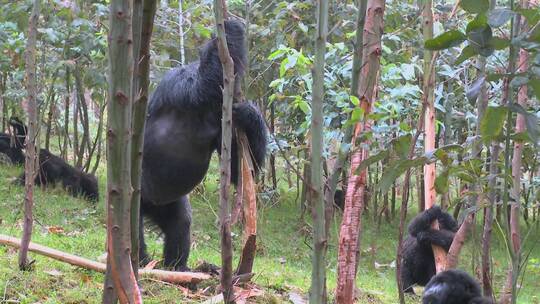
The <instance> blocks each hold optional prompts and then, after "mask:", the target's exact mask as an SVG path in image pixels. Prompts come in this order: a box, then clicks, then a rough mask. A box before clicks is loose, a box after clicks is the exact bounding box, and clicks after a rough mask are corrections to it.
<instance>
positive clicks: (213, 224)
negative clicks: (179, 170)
mask: <svg viewBox="0 0 540 304" xmlns="http://www.w3.org/2000/svg"><path fill="white" fill-rule="evenodd" d="M215 168H216V164H215V162H214V163H213V165H212V168H211V169H210V170H211V172H217V170H215ZM21 171H22V169H21V168H16V167H8V166H4V165H0V210H1V211H0V233H3V234H8V235H11V236H17V237H20V235H21V229H22V222H21V219H22V202H23V189H22V188H21V187H18V186H14V185H11V181H12V180H13V178H14V177H15V176H17V175H18V174H20V172H21ZM98 174H99V176H100V178H99V180H100V190H101V200H100V202H99V203H97V204H92V203H88V202H86V201H84V200H81V199H75V198H72V197H70V196H68V195H67V194H66V193H65V192H64V191H63V190H62V189H60V188H57V189H45V190H41V189H38V190H37V191H36V192H35V195H36V197H35V211H34V212H35V219H36V221H35V226H34V234H33V237H32V240H33V241H34V242H37V243H39V244H43V245H46V246H50V247H53V248H56V249H59V250H63V251H66V252H69V253H73V254H77V255H80V256H83V257H87V258H90V259H98V257H100V256H101V255H102V254H103V253H104V244H105V215H104V205H105V195H104V192H105V181H104V180H105V173H104V172H103V170H100V171H99V172H98ZM217 180H218V178H217V174H209V175H208V177H207V178H206V180H205V182H204V183H203V184H202V185H201V186H199V187H198V188H197V190H196V191H194V193H193V194H192V195H191V197H190V199H191V202H192V205H193V226H192V234H193V238H192V253H191V256H190V266H192V267H193V266H195V265H196V264H197V263H198V262H199V261H203V260H204V261H208V262H210V263H214V264H218V265H219V263H220V251H219V248H220V247H219V235H218V227H217V212H218V203H217V201H218V191H217V186H218V181H217ZM281 187H282V188H281V189H279V191H278V193H279V195H277V196H276V197H277V198H275V199H274V200H261V202H259V227H258V252H257V258H256V260H255V266H254V270H255V272H256V276H255V278H254V281H255V283H256V284H257V285H259V286H260V287H261V288H263V289H264V290H265V291H266V295H265V296H264V297H262V298H260V299H258V300H257V302H259V303H282V302H287V298H288V295H287V294H288V293H289V292H296V293H300V294H306V293H307V291H308V289H309V285H310V268H311V260H310V257H311V256H310V254H311V243H312V241H311V239H310V230H311V228H310V224H309V221H307V222H304V221H301V220H299V217H300V208H299V205H298V204H296V203H295V197H296V193H295V189H292V190H291V189H289V188H288V186H287V185H281ZM409 213H410V214H412V213H413V210H410V212H409ZM339 223H340V218H339V215H338V216H336V218H335V219H334V221H333V222H332V224H331V234H332V237H331V240H330V242H329V250H328V259H327V261H328V272H327V273H328V287H329V290H330V296H333V289H334V288H335V284H336V283H335V282H336V256H337V244H336V235H337V232H338V230H339ZM397 224H398V223H397V220H393V221H392V222H391V223H386V222H384V221H383V223H382V225H381V227H380V229H377V224H376V222H374V221H373V220H372V216H364V218H363V224H362V225H363V234H362V240H361V260H360V267H359V274H358V282H357V285H358V286H359V288H360V289H361V291H363V293H362V296H361V301H360V303H397V292H396V283H395V268H393V267H391V264H393V261H394V259H395V247H396V244H397V241H396V239H397ZM523 229H526V228H525V227H524V228H523ZM58 230H61V231H60V233H58ZM480 231H481V229H480V228H479V227H477V229H476V231H475V232H474V233H473V234H474V235H479V233H480ZM494 231H495V232H494V240H493V263H494V267H493V268H494V271H495V284H494V286H495V287H496V288H499V287H501V286H502V284H503V281H504V277H505V269H506V265H507V256H506V254H505V250H504V246H503V242H501V237H500V235H499V234H498V233H497V231H496V230H494ZM539 239H540V233H539V231H538V229H536V230H534V231H533V232H532V233H531V235H530V236H529V238H528V241H527V242H526V243H525V251H526V252H527V253H529V252H530V256H529V259H528V261H527V265H526V273H525V275H524V276H522V279H523V280H522V282H521V284H520V287H521V288H520V293H519V299H518V303H540V299H539V297H540V295H539V294H538V292H537V291H538V290H539V288H540V248H539V247H540V244H538V241H539ZM147 240H148V241H147V242H148V245H149V252H150V253H151V254H153V255H154V257H157V258H159V256H160V254H161V247H162V240H161V239H160V237H159V235H157V234H156V233H155V232H152V231H147ZM233 241H234V249H235V256H236V257H238V253H239V251H240V249H241V241H242V233H241V230H240V229H239V228H238V227H235V228H234V236H233ZM479 246H480V237H479V236H476V237H469V240H468V241H467V243H466V245H465V248H464V250H463V253H462V256H461V258H460V261H461V264H460V266H461V267H462V268H464V269H465V270H467V271H469V272H473V271H474V270H475V269H476V268H475V265H476V266H478V265H479V264H478V261H479V252H480V251H479V248H480V247H479ZM534 246H536V247H534ZM31 258H32V259H34V260H35V263H34V269H33V271H28V272H20V271H19V270H18V268H17V251H16V250H14V249H12V248H7V247H0V303H43V304H44V303H100V301H101V292H102V285H103V275H101V274H98V273H94V272H91V271H87V270H83V269H80V268H76V267H73V266H70V265H67V264H65V263H60V262H57V261H54V260H51V259H49V258H46V257H42V256H38V255H35V254H31ZM473 261H476V263H473ZM234 263H235V265H236V263H237V260H235V262H234ZM206 284H207V285H210V286H211V285H215V282H210V283H206ZM141 286H142V288H143V291H144V299H145V303H196V302H200V298H192V297H189V296H188V297H186V295H185V294H184V291H185V289H182V288H180V287H178V286H174V285H171V284H164V283H160V282H155V281H151V280H143V281H142V282H141ZM408 303H419V298H418V297H412V298H409V299H408Z"/></svg>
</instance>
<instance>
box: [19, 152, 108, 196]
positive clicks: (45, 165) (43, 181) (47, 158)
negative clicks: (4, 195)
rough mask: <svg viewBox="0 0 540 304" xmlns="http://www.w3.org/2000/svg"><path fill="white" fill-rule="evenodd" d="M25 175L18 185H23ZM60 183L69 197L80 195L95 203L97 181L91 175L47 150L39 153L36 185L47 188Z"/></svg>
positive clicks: (21, 177) (23, 174) (97, 191)
mask: <svg viewBox="0 0 540 304" xmlns="http://www.w3.org/2000/svg"><path fill="white" fill-rule="evenodd" d="M24 181H25V173H24V172H23V173H22V175H21V176H20V177H19V179H18V183H19V184H21V185H24ZM60 181H61V182H62V186H63V187H64V189H66V190H67V191H68V192H69V193H70V194H71V195H73V196H75V197H76V196H78V195H81V196H82V197H84V198H85V199H87V200H90V201H97V200H98V199H99V190H98V183H97V179H96V177H95V176H94V175H92V174H87V173H84V172H83V171H81V170H80V169H76V168H74V167H72V166H71V165H69V164H68V163H66V162H65V161H64V160H63V159H62V158H60V157H58V156H56V155H54V154H52V153H51V152H49V150H46V149H41V150H40V151H39V167H38V175H37V176H36V179H35V183H36V185H41V186H47V185H55V184H56V183H57V182H60Z"/></svg>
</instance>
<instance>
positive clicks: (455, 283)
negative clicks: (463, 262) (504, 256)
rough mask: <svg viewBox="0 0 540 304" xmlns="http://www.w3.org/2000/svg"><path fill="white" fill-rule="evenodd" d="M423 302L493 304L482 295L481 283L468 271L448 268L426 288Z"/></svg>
mask: <svg viewBox="0 0 540 304" xmlns="http://www.w3.org/2000/svg"><path fill="white" fill-rule="evenodd" d="M422 303H423V304H493V301H492V300H491V299H490V298H487V297H482V292H481V291H480V285H479V284H478V283H477V282H476V280H475V279H474V278H472V277H471V276H470V275H469V274H468V273H466V272H464V271H461V270H456V269H452V270H447V271H443V272H441V273H439V274H437V275H436V276H434V277H433V278H432V279H431V280H430V281H429V283H428V284H427V285H426V288H425V289H424V295H423V296H422Z"/></svg>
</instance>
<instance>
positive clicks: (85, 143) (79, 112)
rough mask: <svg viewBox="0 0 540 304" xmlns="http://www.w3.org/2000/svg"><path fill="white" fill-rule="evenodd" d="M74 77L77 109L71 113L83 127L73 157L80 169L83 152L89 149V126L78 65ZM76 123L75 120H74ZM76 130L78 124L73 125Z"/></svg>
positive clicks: (86, 105)
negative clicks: (79, 120)
mask: <svg viewBox="0 0 540 304" xmlns="http://www.w3.org/2000/svg"><path fill="white" fill-rule="evenodd" d="M73 72H74V73H73V74H74V76H75V88H76V89H77V96H76V100H77V109H76V111H75V112H74V113H73V115H75V117H79V118H80V119H81V124H82V127H83V134H82V138H81V141H80V142H79V141H78V135H77V140H76V142H77V146H78V147H79V149H78V150H77V149H75V155H76V158H75V159H76V162H75V167H77V168H82V167H83V160H84V154H85V151H87V150H89V149H90V126H89V122H88V104H87V103H86V98H85V96H84V86H83V83H82V75H81V68H80V67H79V66H78V65H75V70H74V71H73ZM74 121H77V120H74ZM75 127H76V128H78V124H76V125H75Z"/></svg>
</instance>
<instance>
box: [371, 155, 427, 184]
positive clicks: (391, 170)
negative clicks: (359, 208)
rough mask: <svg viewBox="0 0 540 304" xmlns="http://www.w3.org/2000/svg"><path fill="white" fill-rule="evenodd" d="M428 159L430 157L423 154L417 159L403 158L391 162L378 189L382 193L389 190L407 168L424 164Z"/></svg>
mask: <svg viewBox="0 0 540 304" xmlns="http://www.w3.org/2000/svg"><path fill="white" fill-rule="evenodd" d="M427 161H428V159H427V158H426V157H423V156H422V157H418V158H415V159H402V160H398V161H395V162H393V163H391V164H389V166H388V167H387V168H386V170H385V171H384V172H383V174H382V176H381V179H380V180H379V183H378V184H377V186H376V189H377V190H379V191H381V193H386V192H388V190H389V189H390V187H392V184H393V183H394V181H395V180H396V179H397V178H398V177H400V176H401V175H402V174H403V173H405V171H407V169H411V168H414V167H419V166H423V165H424V164H425V163H426V162H427Z"/></svg>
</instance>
